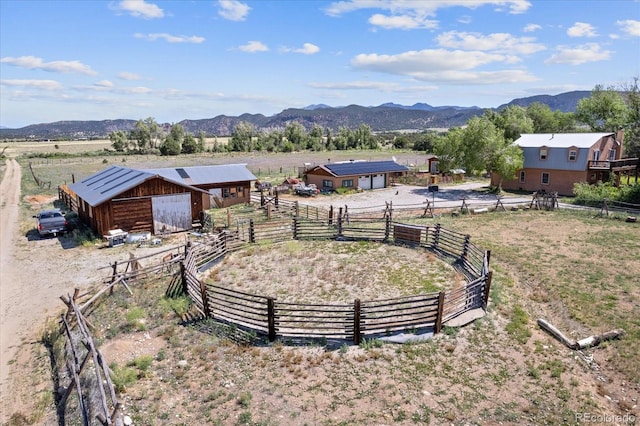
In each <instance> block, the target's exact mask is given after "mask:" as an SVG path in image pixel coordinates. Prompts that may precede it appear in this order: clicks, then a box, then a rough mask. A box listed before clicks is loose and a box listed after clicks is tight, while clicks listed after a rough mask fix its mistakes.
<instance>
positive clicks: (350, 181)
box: [342, 179, 353, 188]
mask: <svg viewBox="0 0 640 426" xmlns="http://www.w3.org/2000/svg"><path fill="white" fill-rule="evenodd" d="M342 187H343V188H353V179H345V180H343V181H342Z"/></svg>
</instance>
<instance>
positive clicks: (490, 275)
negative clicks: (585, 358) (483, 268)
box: [482, 271, 493, 311]
mask: <svg viewBox="0 0 640 426" xmlns="http://www.w3.org/2000/svg"><path fill="white" fill-rule="evenodd" d="M492 278H493V271H489V272H487V275H485V277H484V295H483V296H484V300H483V301H482V308H483V309H484V310H485V311H486V310H487V305H488V304H489V292H490V291H491V279H492Z"/></svg>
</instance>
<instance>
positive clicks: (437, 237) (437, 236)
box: [433, 223, 440, 250]
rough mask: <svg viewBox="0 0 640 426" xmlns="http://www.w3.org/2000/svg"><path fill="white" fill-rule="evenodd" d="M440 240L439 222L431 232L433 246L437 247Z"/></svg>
mask: <svg viewBox="0 0 640 426" xmlns="http://www.w3.org/2000/svg"><path fill="white" fill-rule="evenodd" d="M439 242H440V224H439V223H438V224H436V230H435V232H434V233H433V248H434V250H437V249H438V243H439Z"/></svg>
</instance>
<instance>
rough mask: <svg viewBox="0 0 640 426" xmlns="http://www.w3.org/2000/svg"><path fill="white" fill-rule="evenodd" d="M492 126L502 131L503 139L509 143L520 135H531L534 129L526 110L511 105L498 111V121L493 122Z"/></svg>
mask: <svg viewBox="0 0 640 426" xmlns="http://www.w3.org/2000/svg"><path fill="white" fill-rule="evenodd" d="M492 121H493V120H492ZM493 124H495V125H496V127H497V128H499V129H502V130H503V131H504V138H505V139H507V140H511V141H514V140H516V139H518V138H519V137H520V135H521V134H522V133H533V129H534V124H533V120H532V119H531V118H530V117H529V116H528V115H527V110H526V109H525V108H523V107H521V106H518V105H511V106H508V107H506V108H505V109H503V110H502V111H500V114H499V119H498V120H496V121H493Z"/></svg>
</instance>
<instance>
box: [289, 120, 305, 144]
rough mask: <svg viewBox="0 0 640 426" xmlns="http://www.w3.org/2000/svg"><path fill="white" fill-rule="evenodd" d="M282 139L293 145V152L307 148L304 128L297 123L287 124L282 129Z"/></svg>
mask: <svg viewBox="0 0 640 426" xmlns="http://www.w3.org/2000/svg"><path fill="white" fill-rule="evenodd" d="M284 137H285V138H287V140H288V141H289V142H290V143H291V144H292V145H293V149H294V150H302V149H305V148H306V147H307V133H306V131H305V128H304V126H303V125H302V124H300V123H299V122H297V121H291V122H289V123H287V125H286V126H285V128H284ZM287 152H290V151H287Z"/></svg>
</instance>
